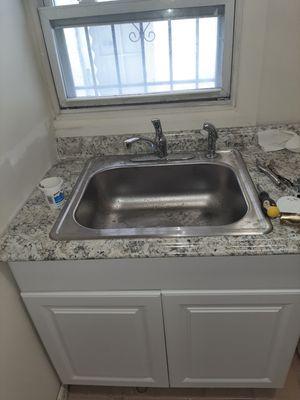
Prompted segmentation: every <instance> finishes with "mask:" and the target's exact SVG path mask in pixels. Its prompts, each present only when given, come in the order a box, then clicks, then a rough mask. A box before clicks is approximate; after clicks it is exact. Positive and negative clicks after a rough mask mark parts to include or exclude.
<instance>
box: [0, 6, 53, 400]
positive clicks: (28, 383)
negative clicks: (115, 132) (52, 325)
mask: <svg viewBox="0 0 300 400" xmlns="http://www.w3.org/2000/svg"><path fill="white" fill-rule="evenodd" d="M0 37H1V38H2V40H1V57H0V232H1V231H2V230H3V229H4V228H5V227H6V225H7V224H8V222H9V220H10V219H11V218H12V217H13V215H14V214H15V212H16V211H17V210H18V208H19V207H20V206H21V205H22V203H23V202H24V201H25V199H26V198H27V197H28V195H29V193H30V192H31V190H32V189H33V187H34V186H35V185H36V183H37V182H38V181H39V179H40V178H41V177H42V176H43V175H44V173H45V171H46V170H47V169H48V168H49V166H50V165H51V162H52V156H51V151H50V150H51V148H52V146H53V139H52V140H51V138H50V135H49V121H50V119H51V115H50V112H49V107H48V102H47V101H46V100H45V99H46V96H45V92H44V89H43V84H42V80H41V78H40V76H39V71H38V68H37V66H36V60H35V55H34V52H33V48H32V44H31V43H32V41H31V39H30V37H29V33H28V29H27V25H26V21H25V14H24V10H23V6H22V0H8V1H1V2H0ZM59 386H60V382H59V380H58V378H57V376H56V374H55V372H54V370H53V368H52V366H51V364H50V362H49V360H48V358H47V356H46V354H45V352H44V350H43V347H42V345H41V344H40V341H39V339H38V338H37V336H36V333H35V331H34V329H33V327H32V324H31V322H30V320H29V318H28V316H27V314H26V312H25V310H24V306H23V304H22V302H21V300H20V297H19V294H18V290H17V288H16V286H15V283H14V280H13V278H12V276H11V275H10V273H9V269H8V266H7V265H6V264H4V263H0V399H1V400H2V399H3V400H20V399H22V400H40V399H43V400H55V399H56V396H57V393H58V390H59Z"/></svg>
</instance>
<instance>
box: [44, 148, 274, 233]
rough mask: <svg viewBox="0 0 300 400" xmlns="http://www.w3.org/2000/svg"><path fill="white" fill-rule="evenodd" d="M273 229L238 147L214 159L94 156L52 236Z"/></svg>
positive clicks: (261, 231) (260, 230)
mask: <svg viewBox="0 0 300 400" xmlns="http://www.w3.org/2000/svg"><path fill="white" fill-rule="evenodd" d="M270 230H271V225H270V223H269V221H268V220H267V219H266V218H265V217H264V215H263V213H262V212H261V209H260V204H259V201H258V198H257V194H256V191H255V188H254V186H253V184H252V181H251V178H250V176H249V174H248V171H247V169H246V167H245V164H244V162H243V160H242V158H241V156H240V154H239V153H238V152H237V151H223V152H219V153H218V158H216V159H214V160H207V159H205V158H204V157H203V156H201V155H196V156H195V157H194V158H193V159H192V160H182V161H166V160H157V161H152V162H149V161H146V162H142V161H140V162H132V161H131V160H130V159H129V158H128V157H106V158H98V159H94V160H92V161H90V162H89V163H88V165H87V166H86V168H85V170H84V172H83V173H82V175H81V177H80V178H79V179H78V182H77V184H76V186H75V188H74V190H73V193H72V194H71V196H70V199H69V201H68V203H67V204H66V205H65V207H64V209H63V210H62V212H61V214H60V216H59V218H58V220H57V222H56V223H55V225H54V227H53V229H52V231H51V233H50V236H51V238H53V239H57V240H68V239H96V238H101V237H130V236H134V237H146V236H148V237H157V236H158V237H168V236H203V235H224V234H226V235H241V234H264V233H267V232H269V231H270Z"/></svg>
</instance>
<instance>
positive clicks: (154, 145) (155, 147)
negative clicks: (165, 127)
mask: <svg viewBox="0 0 300 400" xmlns="http://www.w3.org/2000/svg"><path fill="white" fill-rule="evenodd" d="M151 122H152V124H153V126H154V129H155V139H154V140H150V139H147V138H144V137H141V136H138V137H132V138H129V139H127V140H125V141H124V143H125V146H126V147H127V149H130V148H131V146H132V145H133V144H134V143H137V142H145V143H147V144H148V145H149V146H150V147H151V149H152V151H153V152H154V154H155V155H156V156H158V157H159V158H166V157H167V155H168V148H167V139H166V137H165V135H164V134H163V131H162V127H161V122H160V120H159V119H154V120H152V121H151Z"/></svg>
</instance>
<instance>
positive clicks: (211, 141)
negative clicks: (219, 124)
mask: <svg viewBox="0 0 300 400" xmlns="http://www.w3.org/2000/svg"><path fill="white" fill-rule="evenodd" d="M203 129H204V130H205V131H206V132H207V133H208V137H207V154H206V158H209V159H212V158H216V157H218V154H217V153H216V143H217V139H218V132H217V129H216V127H215V126H214V125H213V124H211V123H209V122H205V123H204V124H203Z"/></svg>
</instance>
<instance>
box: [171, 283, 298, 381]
mask: <svg viewBox="0 0 300 400" xmlns="http://www.w3.org/2000/svg"><path fill="white" fill-rule="evenodd" d="M163 308H164V318H165V329H166V344H167V354H168V365H169V377H170V385H171V386H172V387H280V386H282V385H283V384H284V381H285V377H286V373H287V371H288V368H289V365H290V362H291V359H292V356H293V352H294V350H295V345H296V343H297V339H298V337H299V332H300V308H299V291H295V292H294V293H293V292H288V291H286V292H284V291H282V292H281V291H259V290H256V291H223V292H222V291H198V292H197V291H190V292H188V291H165V292H163Z"/></svg>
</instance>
